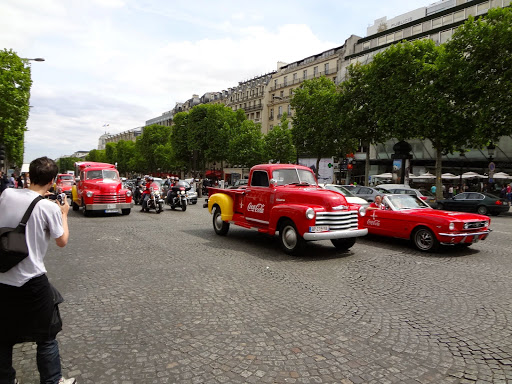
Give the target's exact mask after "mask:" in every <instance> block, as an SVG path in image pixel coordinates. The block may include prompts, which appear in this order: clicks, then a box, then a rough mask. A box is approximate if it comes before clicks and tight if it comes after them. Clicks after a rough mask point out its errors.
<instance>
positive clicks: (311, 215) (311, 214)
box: [306, 208, 315, 220]
mask: <svg viewBox="0 0 512 384" xmlns="http://www.w3.org/2000/svg"><path fill="white" fill-rule="evenodd" d="M314 218H315V210H314V209H313V208H308V209H306V219H308V220H312V219H314Z"/></svg>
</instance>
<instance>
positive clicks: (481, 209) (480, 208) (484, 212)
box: [476, 205, 487, 215]
mask: <svg viewBox="0 0 512 384" xmlns="http://www.w3.org/2000/svg"><path fill="white" fill-rule="evenodd" d="M476 211H477V212H478V214H479V215H487V207H486V206H485V205H479V206H478V208H477V209H476Z"/></svg>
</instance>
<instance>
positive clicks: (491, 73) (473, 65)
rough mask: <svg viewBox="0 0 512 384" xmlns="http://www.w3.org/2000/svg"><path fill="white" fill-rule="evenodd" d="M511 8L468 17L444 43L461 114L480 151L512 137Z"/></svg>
mask: <svg viewBox="0 0 512 384" xmlns="http://www.w3.org/2000/svg"><path fill="white" fill-rule="evenodd" d="M511 25H512V8H510V7H506V8H496V9H490V10H489V12H488V14H487V15H486V16H484V17H482V18H478V19H475V18H474V17H473V16H470V17H469V18H468V20H467V21H466V22H465V23H464V24H463V25H462V26H460V27H459V28H458V29H457V30H456V32H455V33H454V35H453V36H452V38H451V40H449V41H448V42H447V43H446V55H445V67H446V71H447V73H448V76H449V77H450V78H452V79H453V84H454V87H453V88H454V90H453V92H452V94H451V97H452V99H453V102H454V103H455V104H456V106H457V109H458V113H459V114H462V115H463V117H464V118H465V120H466V122H467V126H472V127H474V129H475V132H474V133H473V136H474V138H473V141H474V144H475V145H476V147H482V146H484V145H486V144H487V143H488V142H489V141H498V140H499V138H500V137H501V136H508V135H511V134H512V93H511V89H512V27H511Z"/></svg>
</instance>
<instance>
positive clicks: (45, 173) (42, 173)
mask: <svg viewBox="0 0 512 384" xmlns="http://www.w3.org/2000/svg"><path fill="white" fill-rule="evenodd" d="M28 172H29V174H30V182H31V183H33V184H37V185H41V186H43V185H46V184H48V183H50V182H52V181H53V179H55V177H56V176H57V173H59V167H57V164H56V163H55V161H53V160H52V159H49V158H48V157H46V156H44V157H40V158H38V159H35V160H33V161H32V162H31V163H30V166H29V169H28Z"/></svg>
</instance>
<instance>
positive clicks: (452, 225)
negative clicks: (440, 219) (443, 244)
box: [448, 223, 455, 231]
mask: <svg viewBox="0 0 512 384" xmlns="http://www.w3.org/2000/svg"><path fill="white" fill-rule="evenodd" d="M448 229H449V230H450V231H453V230H454V229H455V223H450V224H449V225H448Z"/></svg>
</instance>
